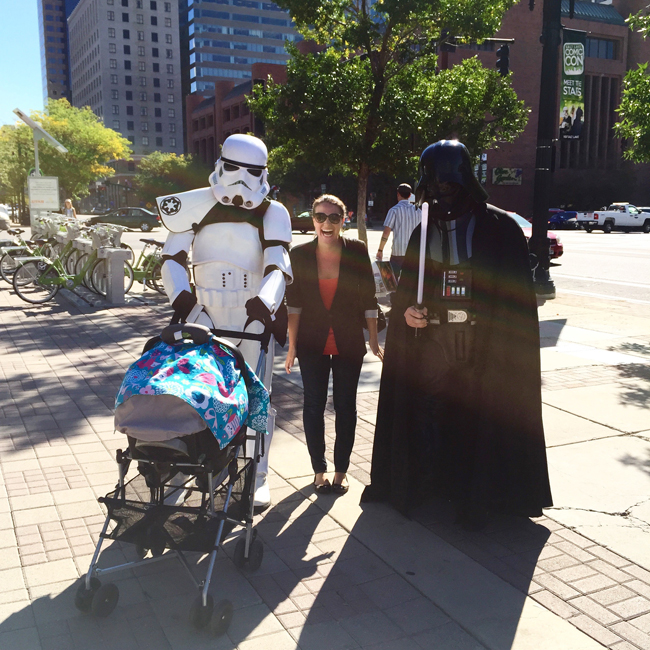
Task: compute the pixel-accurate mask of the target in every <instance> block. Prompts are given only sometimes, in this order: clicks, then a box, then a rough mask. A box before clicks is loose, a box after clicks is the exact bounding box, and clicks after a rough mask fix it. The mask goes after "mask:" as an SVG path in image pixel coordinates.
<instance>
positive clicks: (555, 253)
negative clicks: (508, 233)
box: [508, 212, 564, 259]
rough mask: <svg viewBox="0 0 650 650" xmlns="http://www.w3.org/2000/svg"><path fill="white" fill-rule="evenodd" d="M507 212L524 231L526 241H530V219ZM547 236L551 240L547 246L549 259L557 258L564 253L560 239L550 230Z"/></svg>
mask: <svg viewBox="0 0 650 650" xmlns="http://www.w3.org/2000/svg"><path fill="white" fill-rule="evenodd" d="M508 214H509V215H510V216H511V217H512V218H513V219H514V220H515V221H516V222H517V223H518V224H519V226H520V227H521V229H522V230H523V231H524V235H525V237H526V241H530V238H531V237H532V235H533V227H532V224H531V223H530V221H526V219H524V218H523V217H522V216H520V215H518V214H517V213H516V212H508ZM548 238H549V239H550V240H551V244H550V246H549V256H550V258H551V259H557V258H558V257H561V256H562V255H564V246H563V245H562V242H561V241H560V238H559V237H558V236H557V235H556V234H555V233H554V232H553V231H552V230H549V231H548Z"/></svg>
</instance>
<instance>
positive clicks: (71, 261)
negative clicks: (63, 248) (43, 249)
mask: <svg viewBox="0 0 650 650" xmlns="http://www.w3.org/2000/svg"><path fill="white" fill-rule="evenodd" d="M80 255H83V253H82V252H81V251H80V250H79V249H78V248H73V249H72V250H71V251H70V254H69V255H68V257H67V258H66V260H65V270H66V271H67V272H68V273H69V274H70V275H74V270H75V269H76V268H77V260H78V259H79V256H80Z"/></svg>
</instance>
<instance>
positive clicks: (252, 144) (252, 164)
mask: <svg viewBox="0 0 650 650" xmlns="http://www.w3.org/2000/svg"><path fill="white" fill-rule="evenodd" d="M267 160H268V152H267V150H266V145H265V144H264V143H263V142H262V141H261V140H260V139H259V138H256V137H254V136H252V135H245V134H243V133H235V134H234V135H231V136H229V137H228V138H226V141H225V142H224V143H223V147H222V148H221V157H220V158H219V160H217V162H216V163H215V166H214V172H212V174H210V186H211V187H212V192H213V194H214V196H215V198H216V199H217V201H219V203H223V204H224V205H235V206H238V207H242V208H245V209H247V210H252V209H253V208H256V207H257V206H258V205H260V203H262V201H263V200H264V198H265V197H266V195H267V194H268V193H269V190H270V187H269V183H268V180H267V175H268V171H267V169H266V163H267Z"/></svg>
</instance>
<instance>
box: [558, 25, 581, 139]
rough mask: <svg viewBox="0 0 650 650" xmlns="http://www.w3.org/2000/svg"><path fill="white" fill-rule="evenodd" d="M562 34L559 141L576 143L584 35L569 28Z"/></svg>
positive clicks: (579, 121)
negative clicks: (574, 141) (573, 141)
mask: <svg viewBox="0 0 650 650" xmlns="http://www.w3.org/2000/svg"><path fill="white" fill-rule="evenodd" d="M563 31H564V39H563V41H564V42H563V43H562V85H561V87H560V138H563V139H565V140H578V139H579V138H580V134H581V133H582V129H583V128H584V120H585V54H586V48H585V43H586V33H585V32H578V31H575V30H573V29H565V30H563Z"/></svg>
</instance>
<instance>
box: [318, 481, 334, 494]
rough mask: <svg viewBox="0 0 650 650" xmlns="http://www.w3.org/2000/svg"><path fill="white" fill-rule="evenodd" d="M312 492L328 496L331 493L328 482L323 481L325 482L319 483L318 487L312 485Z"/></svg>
mask: <svg viewBox="0 0 650 650" xmlns="http://www.w3.org/2000/svg"><path fill="white" fill-rule="evenodd" d="M314 491H315V492H316V494H330V493H331V492H332V486H331V484H330V482H329V481H328V480H327V479H325V482H324V483H321V484H320V485H316V483H314Z"/></svg>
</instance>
